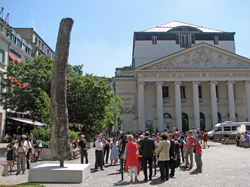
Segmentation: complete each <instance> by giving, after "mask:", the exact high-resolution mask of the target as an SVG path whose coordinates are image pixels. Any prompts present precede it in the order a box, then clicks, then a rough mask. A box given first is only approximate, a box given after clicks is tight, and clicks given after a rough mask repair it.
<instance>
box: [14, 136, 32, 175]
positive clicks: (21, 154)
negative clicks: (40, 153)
mask: <svg viewBox="0 0 250 187" xmlns="http://www.w3.org/2000/svg"><path fill="white" fill-rule="evenodd" d="M26 139H27V136H26V135H22V141H21V142H20V143H19V145H18V147H17V153H18V160H17V173H16V175H18V174H20V171H21V167H22V172H23V174H24V173H25V157H26V156H27V152H28V150H29V145H28V142H27V141H26Z"/></svg>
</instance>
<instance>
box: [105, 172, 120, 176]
mask: <svg viewBox="0 0 250 187" xmlns="http://www.w3.org/2000/svg"><path fill="white" fill-rule="evenodd" d="M108 175H121V173H119V172H118V173H109V174H108Z"/></svg>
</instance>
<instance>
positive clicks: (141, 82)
mask: <svg viewBox="0 0 250 187" xmlns="http://www.w3.org/2000/svg"><path fill="white" fill-rule="evenodd" d="M141 84H142V85H143V86H144V85H145V82H144V81H140V82H138V83H137V85H138V86H140V85H141Z"/></svg>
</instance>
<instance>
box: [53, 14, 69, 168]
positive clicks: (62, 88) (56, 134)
mask: <svg viewBox="0 0 250 187" xmlns="http://www.w3.org/2000/svg"><path fill="white" fill-rule="evenodd" d="M73 23H74V21H73V19H71V18H64V19H62V21H61V23H60V28H59V33H58V38H57V44H56V53H55V59H54V65H53V75H52V81H51V153H52V158H53V159H57V160H60V167H63V166H64V160H66V159H70V158H72V149H71V146H70V135H69V120H68V109H67V102H66V96H67V74H66V73H67V63H68V56H69V44H70V33H71V29H72V26H73Z"/></svg>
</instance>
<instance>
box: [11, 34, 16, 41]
mask: <svg viewBox="0 0 250 187" xmlns="http://www.w3.org/2000/svg"><path fill="white" fill-rule="evenodd" d="M10 40H11V41H12V42H15V36H14V35H13V34H10Z"/></svg>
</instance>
